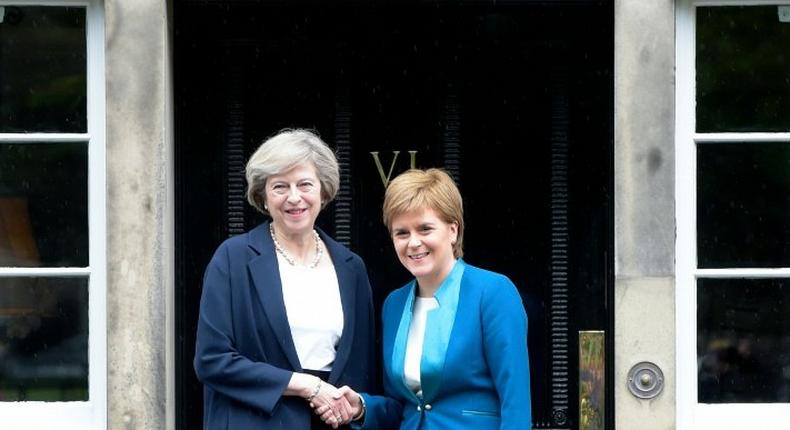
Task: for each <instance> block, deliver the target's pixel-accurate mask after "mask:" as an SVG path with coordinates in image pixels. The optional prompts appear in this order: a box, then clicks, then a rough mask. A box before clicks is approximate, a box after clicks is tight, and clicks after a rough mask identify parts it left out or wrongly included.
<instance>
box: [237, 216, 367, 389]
mask: <svg viewBox="0 0 790 430" xmlns="http://www.w3.org/2000/svg"><path fill="white" fill-rule="evenodd" d="M269 224H270V223H269V222H265V223H262V224H261V225H259V226H258V227H255V228H254V229H252V230H250V231H249V233H248V234H247V246H249V248H250V249H251V250H252V251H253V252H254V253H255V254H257V255H256V256H254V257H253V258H251V259H250V262H249V263H248V264H247V267H248V270H249V272H250V276H251V277H252V281H253V284H254V285H255V290H256V292H257V293H258V298H259V299H260V301H261V305H262V307H263V310H264V313H265V317H266V318H267V319H268V321H269V324H270V325H271V327H272V329H273V330H274V332H275V333H278V336H277V341H278V343H279V344H280V347H281V348H282V350H283V353H284V354H285V356H286V357H287V359H288V362H289V363H290V364H291V367H292V368H293V369H294V370H295V371H297V372H301V371H302V370H303V369H302V366H301V364H300V362H299V356H298V355H297V353H296V347H295V346H294V341H293V337H292V336H291V327H290V325H289V324H288V315H287V314H286V311H285V302H284V300H283V291H282V282H281V280H280V269H279V266H278V263H277V255H276V251H275V249H274V242H273V241H272V237H271V234H269ZM316 230H317V231H318V234H319V236H321V240H322V241H323V242H324V245H325V246H326V249H327V251H328V253H329V255H330V256H331V258H332V262H333V264H334V265H335V273H336V274H337V281H338V284H339V286H340V300H341V303H342V306H343V334H342V335H341V336H340V341H339V343H338V347H337V355H336V356H335V362H334V364H333V365H332V372H331V373H330V376H329V382H330V383H334V382H336V381H337V379H338V378H339V376H340V375H341V374H342V373H343V369H344V368H345V366H346V364H347V363H348V359H349V355H350V352H351V346H352V343H353V337H354V325H355V317H356V315H355V313H356V312H354V310H355V307H356V303H355V302H356V294H355V289H356V284H357V282H356V278H355V276H356V274H355V273H354V270H353V268H352V266H351V264H350V262H351V260H352V259H353V254H352V253H351V251H349V250H348V249H346V248H345V247H344V246H343V245H341V244H339V243H337V242H336V241H335V240H334V239H332V238H331V237H329V236H328V235H327V234H326V233H325V232H324V231H322V230H321V229H319V228H316ZM365 275H366V274H365Z"/></svg>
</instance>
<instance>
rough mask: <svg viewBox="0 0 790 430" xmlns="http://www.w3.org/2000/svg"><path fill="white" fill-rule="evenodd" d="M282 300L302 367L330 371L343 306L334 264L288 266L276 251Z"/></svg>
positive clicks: (340, 324)
mask: <svg viewBox="0 0 790 430" xmlns="http://www.w3.org/2000/svg"><path fill="white" fill-rule="evenodd" d="M277 261H278V263H279V266H280V280H281V281H282V286H283V301H284V302H285V311H286V314H287V315H288V323H289V324H290V326H291V336H292V337H293V341H294V346H296V354H297V355H298V356H299V362H300V363H301V365H302V368H303V369H310V370H323V371H330V370H332V364H333V363H334V362H335V354H336V349H335V348H336V347H337V343H338V341H339V340H340V336H341V335H342V334H343V305H342V303H341V301H340V287H339V284H338V282H337V274H336V273H335V266H333V265H331V264H326V265H323V264H322V265H319V266H318V267H315V268H312V269H311V268H309V267H305V266H292V265H291V264H289V263H288V262H287V261H286V260H285V258H283V257H282V256H281V255H280V254H279V253H277Z"/></svg>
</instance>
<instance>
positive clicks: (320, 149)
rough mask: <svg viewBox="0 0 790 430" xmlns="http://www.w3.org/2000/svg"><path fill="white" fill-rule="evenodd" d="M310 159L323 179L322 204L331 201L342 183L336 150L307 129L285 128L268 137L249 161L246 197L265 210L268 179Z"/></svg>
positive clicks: (319, 177) (321, 180)
mask: <svg viewBox="0 0 790 430" xmlns="http://www.w3.org/2000/svg"><path fill="white" fill-rule="evenodd" d="M304 162H310V163H313V165H314V166H315V168H316V171H317V173H318V180H319V181H320V182H321V207H322V208H323V207H324V206H326V205H327V204H328V203H329V202H331V201H332V200H333V199H334V198H335V195H337V189H338V187H339V186H340V168H339V167H338V165H337V158H335V153H334V152H333V151H332V149H331V148H329V146H328V145H327V144H326V143H324V141H323V140H321V138H320V137H318V135H317V134H316V133H314V132H312V131H310V130H305V129H285V130H282V131H280V132H279V133H277V134H276V135H274V136H272V137H270V138H268V139H266V141H265V142H263V143H262V144H261V146H259V147H258V149H257V150H256V151H255V153H254V154H252V156H251V157H250V159H249V161H247V169H246V177H247V201H248V202H250V204H251V205H252V206H254V207H255V209H257V210H258V211H260V212H261V213H263V214H266V215H268V214H269V212H268V211H267V210H266V192H265V189H266V181H267V180H268V179H269V178H270V177H271V176H274V175H279V174H282V173H284V172H286V171H288V170H289V169H291V168H292V167H294V166H295V165H297V164H300V163H304Z"/></svg>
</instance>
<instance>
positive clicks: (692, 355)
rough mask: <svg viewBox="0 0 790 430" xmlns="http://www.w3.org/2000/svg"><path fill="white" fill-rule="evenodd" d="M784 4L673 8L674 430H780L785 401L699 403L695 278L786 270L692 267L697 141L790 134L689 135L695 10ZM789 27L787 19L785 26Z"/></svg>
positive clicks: (788, 415) (788, 138) (784, 271)
mask: <svg viewBox="0 0 790 430" xmlns="http://www.w3.org/2000/svg"><path fill="white" fill-rule="evenodd" d="M788 4H790V1H788V0H779V1H748V0H747V1H712V0H710V1H706V0H697V1H694V0H679V1H678V2H677V4H676V5H677V9H676V50H675V54H676V66H677V67H676V73H677V74H676V86H675V101H676V109H675V199H676V205H675V216H676V221H677V239H676V243H675V244H676V249H675V256H676V267H675V269H676V285H675V324H676V327H677V330H676V333H677V336H676V345H675V346H676V375H677V384H676V390H677V391H676V414H677V415H676V425H677V429H678V430H714V429H715V430H729V429H739V430H740V429H745V428H759V429H760V430H773V429H777V430H778V429H786V428H787V425H788V424H787V423H788V422H790V404H788V403H763V404H761V403H755V404H751V403H749V404H745V403H721V404H703V403H698V402H697V398H698V391H697V386H698V381H697V279H699V278H788V277H790V268H738V269H732V268H723V269H699V268H698V267H697V231H696V225H697V224H696V222H697V219H696V201H697V193H696V191H697V152H696V150H697V146H698V145H703V144H704V145H708V144H717V143H730V142H743V143H744V144H751V143H757V142H790V133H696V132H695V126H696V124H695V118H696V110H695V107H696V79H695V73H696V67H695V64H696V62H695V61H696V53H695V49H696V28H695V27H696V8H697V7H698V6H758V5H788ZM788 25H790V24H788Z"/></svg>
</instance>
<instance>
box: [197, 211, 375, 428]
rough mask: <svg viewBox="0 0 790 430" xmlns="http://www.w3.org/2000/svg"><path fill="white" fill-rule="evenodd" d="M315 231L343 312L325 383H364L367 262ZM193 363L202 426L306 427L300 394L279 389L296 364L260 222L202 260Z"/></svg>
mask: <svg viewBox="0 0 790 430" xmlns="http://www.w3.org/2000/svg"><path fill="white" fill-rule="evenodd" d="M319 234H320V235H321V239H322V240H323V241H324V244H325V245H326V248H327V250H328V251H329V255H330V256H331V257H332V261H333V262H334V265H335V271H336V273H337V280H338V283H339V284H340V298H341V302H342V306H343V318H344V326H343V334H342V335H341V337H340V341H339V344H338V346H337V356H336V358H335V362H334V364H333V366H332V372H331V373H330V376H329V383H331V384H333V385H335V386H342V385H349V386H351V387H366V388H371V383H372V381H373V380H374V379H375V378H374V376H375V373H374V372H375V367H374V365H373V364H374V359H375V346H374V341H373V335H374V333H375V331H374V321H375V320H374V316H373V304H372V299H371V291H370V282H369V280H368V275H367V269H366V268H365V265H364V263H363V262H362V260H361V259H360V258H359V257H358V256H357V255H356V254H354V253H352V252H351V251H349V250H348V249H346V248H345V247H343V246H342V245H340V244H339V243H337V242H335V241H334V240H332V239H331V238H329V237H328V236H327V235H326V234H324V233H323V232H320V231H319ZM194 364H195V372H196V373H197V377H198V379H200V381H201V382H202V383H203V384H204V392H203V401H204V415H203V425H204V428H205V429H210V430H220V429H221V430H226V429H232V430H246V429H255V430H260V429H268V430H291V429H293V430H303V429H306V428H309V422H310V415H311V414H312V410H311V409H310V407H309V405H308V404H307V402H306V401H305V400H304V399H302V398H298V397H292V396H286V397H283V396H282V394H283V392H284V391H285V389H286V387H287V386H288V382H289V380H290V379H291V375H292V372H295V371H296V372H299V371H301V370H302V368H301V366H300V364H299V358H298V356H297V354H296V348H295V346H294V343H293V338H292V337H291V329H290V326H289V325H288V318H287V315H286V311H285V305H284V302H283V295H282V285H281V283H280V272H279V269H278V266H277V257H276V254H275V250H274V244H273V242H272V239H271V235H270V234H269V224H268V223H264V224H262V225H260V226H258V227H256V228H255V229H253V230H251V231H249V232H248V233H246V234H242V235H239V236H235V237H233V238H231V239H228V240H226V241H225V242H224V243H222V244H221V245H220V246H219V248H218V249H217V251H216V252H215V254H214V257H213V258H212V259H211V262H210V263H209V264H208V267H207V268H206V273H205V276H204V280H203V294H202V298H201V301H200V319H199V321H198V328H197V342H196V345H195V363H194Z"/></svg>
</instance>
